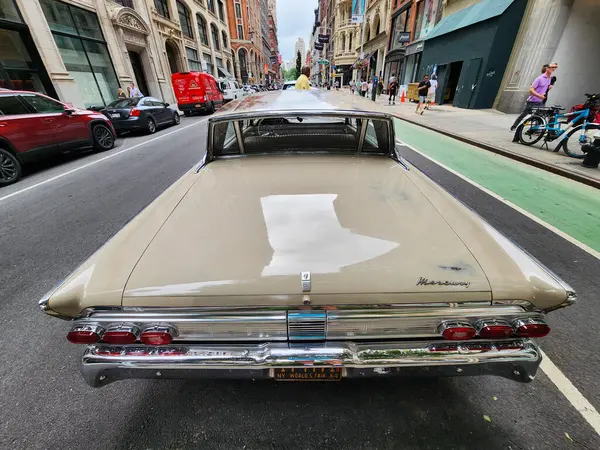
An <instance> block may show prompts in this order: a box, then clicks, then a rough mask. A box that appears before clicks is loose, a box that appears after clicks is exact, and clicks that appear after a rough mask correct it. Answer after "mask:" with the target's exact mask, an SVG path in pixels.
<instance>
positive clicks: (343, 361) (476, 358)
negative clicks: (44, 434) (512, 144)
mask: <svg viewBox="0 0 600 450" xmlns="http://www.w3.org/2000/svg"><path fill="white" fill-rule="evenodd" d="M540 362H541V354H540V351H539V349H538V348H537V346H536V345H535V344H534V343H533V342H532V341H530V340H527V339H517V340H514V339H513V340H504V341H485V342H481V341H479V342H478V343H476V344H475V345H473V344H470V343H463V342H460V341H457V342H455V343H452V344H450V345H446V346H443V345H441V344H439V343H437V344H436V343H431V342H375V343H365V344H360V343H355V342H340V343H324V344H320V345H319V344H317V345H305V344H302V345H288V344H285V343H270V344H260V345H244V346H241V345H220V346H217V345H179V346H174V345H170V346H161V347H155V348H154V349H150V351H149V349H148V347H140V346H135V345H133V346H121V347H119V346H104V345H96V344H93V345H89V346H88V347H87V348H86V350H85V353H84V355H83V358H82V363H81V371H82V374H83V377H84V378H85V380H86V381H87V382H88V384H90V385H91V386H94V387H99V386H104V385H106V384H108V383H111V382H113V381H117V380H120V379H125V378H179V377H181V376H185V375H187V376H191V377H196V378H200V377H210V376H214V375H213V374H211V372H215V373H228V374H229V376H230V377H234V378H244V377H246V376H252V377H253V378H269V377H270V378H272V377H273V371H272V369H273V368H281V367H283V368H300V369H304V368H310V369H313V368H314V369H315V370H318V369H319V368H323V369H326V368H332V367H338V368H340V367H341V368H342V371H343V375H344V376H355V375H361V374H366V375H370V376H377V375H385V374H390V375H391V374H396V375H402V374H403V373H406V372H407V371H408V370H409V369H410V368H413V369H416V370H420V371H421V372H420V373H421V374H424V375H434V376H438V375H440V376H447V375H451V376H459V375H475V374H477V375H478V374H488V375H499V376H504V377H506V378H512V379H515V380H518V381H525V382H526V381H531V380H532V379H533V378H534V376H535V373H536V370H537V368H538V366H539V364H540ZM400 368H401V369H402V370H399V369H400ZM365 371H366V372H365ZM248 373H250V375H248ZM417 374H418V373H417ZM363 376H364V375H363Z"/></svg>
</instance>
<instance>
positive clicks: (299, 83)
mask: <svg viewBox="0 0 600 450" xmlns="http://www.w3.org/2000/svg"><path fill="white" fill-rule="evenodd" d="M308 77H310V67H306V66H304V67H303V68H302V75H300V76H299V77H298V79H297V80H296V90H298V91H304V90H307V89H310V82H309V81H308Z"/></svg>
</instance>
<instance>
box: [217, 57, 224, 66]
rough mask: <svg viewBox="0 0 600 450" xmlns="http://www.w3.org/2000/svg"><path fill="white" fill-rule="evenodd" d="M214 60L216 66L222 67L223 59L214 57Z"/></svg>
mask: <svg viewBox="0 0 600 450" xmlns="http://www.w3.org/2000/svg"><path fill="white" fill-rule="evenodd" d="M215 61H217V68H222V67H223V60H222V59H221V58H215Z"/></svg>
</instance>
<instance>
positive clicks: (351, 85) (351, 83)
mask: <svg viewBox="0 0 600 450" xmlns="http://www.w3.org/2000/svg"><path fill="white" fill-rule="evenodd" d="M350 93H352V94H354V80H350Z"/></svg>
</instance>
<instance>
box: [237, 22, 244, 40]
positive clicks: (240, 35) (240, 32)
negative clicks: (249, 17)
mask: <svg viewBox="0 0 600 450" xmlns="http://www.w3.org/2000/svg"><path fill="white" fill-rule="evenodd" d="M238 39H244V27H243V26H242V25H238Z"/></svg>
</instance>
